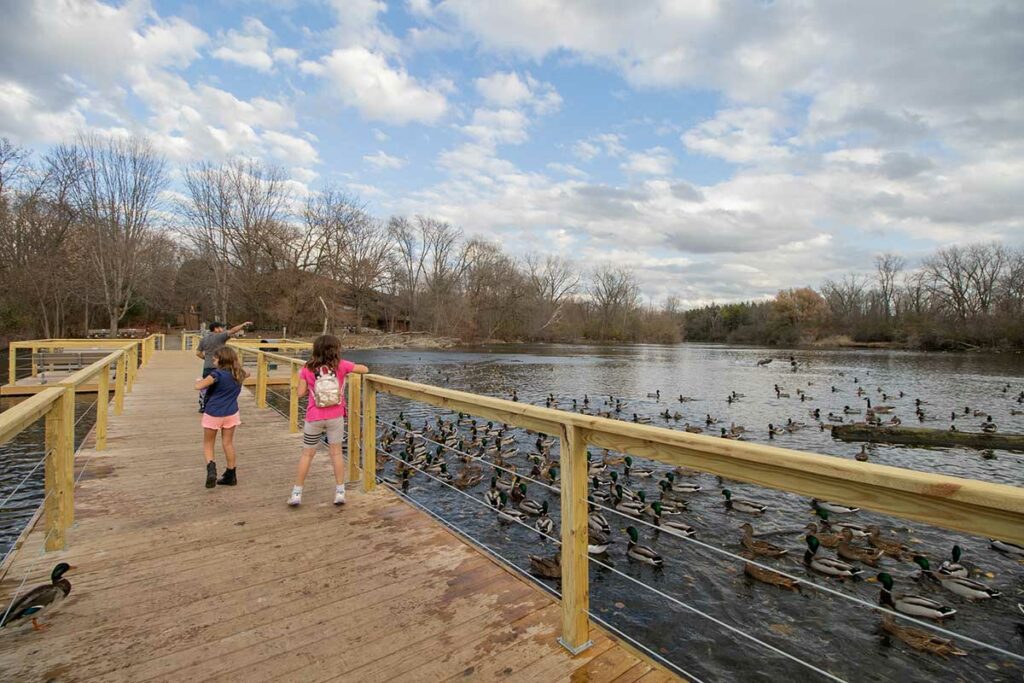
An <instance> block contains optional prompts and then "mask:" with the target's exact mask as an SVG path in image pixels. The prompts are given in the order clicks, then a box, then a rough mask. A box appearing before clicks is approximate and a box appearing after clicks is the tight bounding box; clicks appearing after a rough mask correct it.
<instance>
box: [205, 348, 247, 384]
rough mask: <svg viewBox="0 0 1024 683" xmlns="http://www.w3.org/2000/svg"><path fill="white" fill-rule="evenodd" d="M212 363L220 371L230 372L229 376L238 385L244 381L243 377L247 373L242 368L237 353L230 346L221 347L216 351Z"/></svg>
mask: <svg viewBox="0 0 1024 683" xmlns="http://www.w3.org/2000/svg"><path fill="white" fill-rule="evenodd" d="M213 361H214V362H215V363H216V364H217V367H218V368H220V369H221V370H227V371H228V372H230V373H231V376H232V377H234V378H235V381H236V382H238V383H239V384H241V383H242V382H244V381H245V376H246V375H247V374H248V373H247V372H246V371H245V369H244V368H242V361H241V359H240V358H239V357H238V352H237V351H235V350H234V349H233V348H231V347H230V346H222V347H220V348H219V349H217V350H216V351H215V352H214V354H213Z"/></svg>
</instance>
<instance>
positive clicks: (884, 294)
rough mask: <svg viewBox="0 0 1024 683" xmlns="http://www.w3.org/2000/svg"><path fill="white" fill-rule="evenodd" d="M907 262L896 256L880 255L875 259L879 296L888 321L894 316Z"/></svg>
mask: <svg viewBox="0 0 1024 683" xmlns="http://www.w3.org/2000/svg"><path fill="white" fill-rule="evenodd" d="M906 266H907V261H906V259H904V258H903V257H902V256H897V255H896V254H879V255H878V256H876V257H875V273H876V275H877V277H878V295H879V299H880V302H881V304H882V315H883V316H884V317H885V319H886V320H889V319H890V318H892V316H893V312H894V308H895V306H896V289H897V286H898V280H899V276H900V273H902V272H903V269H904V268H905V267H906Z"/></svg>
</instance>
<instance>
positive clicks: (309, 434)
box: [302, 417, 345, 448]
mask: <svg viewBox="0 0 1024 683" xmlns="http://www.w3.org/2000/svg"><path fill="white" fill-rule="evenodd" d="M324 434H327V443H329V444H338V445H339V446H340V445H341V444H342V443H343V442H344V441H345V418H344V417H336V418H334V419H333V420H313V421H312V422H310V421H309V420H306V424H304V425H303V426H302V444H303V445H304V446H305V447H306V448H313V447H315V446H316V445H318V444H319V443H320V441H321V440H323V436H324Z"/></svg>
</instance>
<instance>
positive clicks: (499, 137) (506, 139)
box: [462, 109, 529, 145]
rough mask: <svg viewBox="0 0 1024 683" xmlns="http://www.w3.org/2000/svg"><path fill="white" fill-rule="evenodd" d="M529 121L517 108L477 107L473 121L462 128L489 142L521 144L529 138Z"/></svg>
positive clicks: (473, 135)
mask: <svg viewBox="0 0 1024 683" xmlns="http://www.w3.org/2000/svg"><path fill="white" fill-rule="evenodd" d="M528 123H529V121H528V119H527V118H526V116H525V115H524V114H523V113H522V112H520V111H517V110H515V109H477V110H476V111H474V112H473V122H472V123H471V124H469V125H468V126H463V128H462V129H463V131H465V132H466V134H467V135H469V136H470V137H473V138H476V139H477V140H479V141H481V142H486V143H488V144H492V145H494V144H519V143H521V142H524V141H525V140H526V138H527V134H526V126H527V124H528Z"/></svg>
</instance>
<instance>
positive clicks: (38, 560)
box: [0, 528, 57, 623]
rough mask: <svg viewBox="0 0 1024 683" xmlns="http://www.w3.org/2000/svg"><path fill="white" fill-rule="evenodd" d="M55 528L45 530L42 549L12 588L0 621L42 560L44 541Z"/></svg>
mask: <svg viewBox="0 0 1024 683" xmlns="http://www.w3.org/2000/svg"><path fill="white" fill-rule="evenodd" d="M56 530H57V529H56V528H52V529H50V530H49V531H47V532H46V535H45V536H44V537H43V547H42V549H40V551H39V555H38V557H36V559H35V561H34V562H32V563H31V564H30V565H29V568H28V569H26V570H25V576H24V577H22V579H21V583H19V584H18V587H17V588H16V589H15V590H14V595H12V596H11V601H10V603H9V604H8V605H7V609H6V610H4V614H3V616H2V617H0V623H3V622H4V621H6V620H7V615H9V614H10V613H11V609H12V608H13V607H14V603H15V602H17V601H18V596H19V595H21V589H22V588H24V587H25V582H26V581H28V577H29V574H31V573H32V571H33V570H34V569H36V568H37V567H38V566H39V562H40V560H42V558H43V557H44V556H45V555H46V542H47V541H48V540H50V535H51V534H52V533H53V532H54V531H56ZM5 559H6V558H5Z"/></svg>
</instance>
